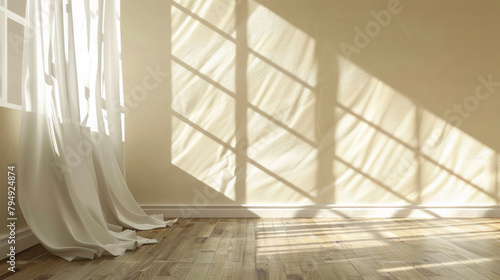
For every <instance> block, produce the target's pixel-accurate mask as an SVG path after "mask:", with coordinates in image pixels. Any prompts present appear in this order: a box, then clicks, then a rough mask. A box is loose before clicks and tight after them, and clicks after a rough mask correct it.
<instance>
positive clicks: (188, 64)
mask: <svg viewBox="0 0 500 280" xmlns="http://www.w3.org/2000/svg"><path fill="white" fill-rule="evenodd" d="M170 3H174V4H172V5H171V4H170ZM235 3H237V5H235ZM499 10H500V3H499V2H498V1H481V2H480V3H478V2H477V1H451V0H446V1H430V0H429V1H406V0H401V1H382V0H377V1H326V0H325V1H289V0H271V1H254V0H248V1H247V0H238V1H229V0H213V1H184V0H177V1H173V2H169V1H162V0H148V1H141V2H139V1H132V0H124V1H123V2H122V15H121V18H122V30H123V31H122V42H123V46H122V50H123V67H124V90H125V95H126V100H127V101H126V104H127V107H128V109H129V111H128V113H127V115H126V144H125V149H126V165H127V180H128V183H129V186H130V188H131V190H132V192H133V194H134V195H135V197H136V198H137V200H138V202H139V203H141V204H204V203H207V202H208V203H210V204H230V205H241V204H340V205H380V204H384V205H420V204H425V205H451V206H453V205H498V204H499V201H500V198H499V196H500V194H499V193H500V187H499V184H500V183H499V178H498V177H499V156H498V152H499V151H500V129H499V126H498V120H499V119H500V110H498V108H500V97H499V93H500V86H499V84H498V83H500V68H499V65H500V56H499V55H498V51H499V50H500V36H498V34H500V30H499V29H500V17H498V11H499ZM380 11H382V12H380ZM389 16H390V19H389ZM377 17H378V18H379V21H377V19H376V18H377ZM380 18H382V19H380ZM378 22H381V23H378ZM367 27H368V33H370V32H371V37H370V35H366V33H367V31H366V28H367ZM357 28H359V30H364V31H362V33H363V34H362V35H361V34H360V33H359V31H358V29H357ZM155 71H156V72H158V71H160V72H162V73H160V74H158V73H156V74H152V73H153V72H155ZM167 72H168V75H167ZM489 79H490V80H492V81H493V84H491V83H488V82H485V81H487V80H489ZM208 191H209V192H208ZM199 192H207V195H205V196H204V197H208V198H210V199H209V201H204V200H203V199H200V196H198V195H197V193H199Z"/></svg>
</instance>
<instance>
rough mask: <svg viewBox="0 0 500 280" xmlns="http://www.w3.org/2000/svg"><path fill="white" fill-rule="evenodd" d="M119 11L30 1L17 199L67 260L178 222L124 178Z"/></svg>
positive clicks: (113, 0) (102, 3)
mask: <svg viewBox="0 0 500 280" xmlns="http://www.w3.org/2000/svg"><path fill="white" fill-rule="evenodd" d="M119 16H120V1H119V0H83V1H74V2H73V1H71V0H44V1H37V0H28V3H27V11H26V21H27V23H26V29H25V42H24V60H23V118H22V124H21V135H20V139H21V140H20V155H19V164H18V165H19V166H18V167H19V203H20V206H21V210H22V212H23V214H24V216H25V218H26V221H27V223H28V225H29V227H30V229H31V230H32V231H33V233H34V234H35V235H36V236H37V237H38V239H39V240H40V242H41V243H42V245H43V246H44V247H46V248H47V249H48V250H49V251H51V252H52V253H54V254H56V255H58V256H60V257H62V258H65V259H67V260H72V259H75V258H94V257H96V256H101V255H102V254H111V255H120V254H123V253H124V252H125V251H126V250H133V249H135V248H136V247H137V246H138V245H142V244H145V243H155V242H156V240H154V239H145V238H141V237H138V236H137V235H136V234H135V232H134V231H133V230H130V229H139V230H149V229H153V228H160V227H165V226H171V225H172V224H173V223H174V222H175V220H174V221H164V219H163V217H162V216H158V215H147V214H146V213H145V212H144V211H143V210H142V209H141V208H140V207H139V205H138V204H137V202H136V201H135V199H134V198H133V196H132V194H131V193H130V191H129V189H128V187H127V184H126V182H125V177H124V167H123V166H124V165H123V154H122V144H123V136H122V135H123V127H122V123H121V121H122V119H123V113H124V111H123V105H124V104H123V96H122V86H121V62H120V21H119V20H120V18H119ZM122 227H125V228H129V229H128V230H124V231H122Z"/></svg>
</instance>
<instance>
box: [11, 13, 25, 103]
mask: <svg viewBox="0 0 500 280" xmlns="http://www.w3.org/2000/svg"><path fill="white" fill-rule="evenodd" d="M23 34H24V26H22V25H21V24H19V23H17V22H15V21H13V20H11V19H9V20H8V22H7V56H8V58H7V60H8V62H7V73H8V81H7V102H8V103H11V104H16V105H22V99H21V96H22V95H21V78H22V69H23V41H24V40H23Z"/></svg>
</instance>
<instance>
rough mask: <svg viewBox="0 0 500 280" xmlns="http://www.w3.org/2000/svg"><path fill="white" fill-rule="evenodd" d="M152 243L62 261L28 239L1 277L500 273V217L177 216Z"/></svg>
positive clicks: (152, 234) (437, 278)
mask: <svg viewBox="0 0 500 280" xmlns="http://www.w3.org/2000/svg"><path fill="white" fill-rule="evenodd" d="M138 235H140V236H143V237H146V238H156V239H157V240H158V243H157V244H150V245H146V246H141V247H139V248H138V249H137V250H135V251H127V252H126V253H125V254H123V255H121V256H118V257H111V256H103V257H101V258H97V259H94V260H75V261H72V262H67V261H65V260H63V259H61V258H59V257H56V256H54V255H52V254H50V253H48V252H47V251H46V250H45V249H44V248H43V247H42V246H40V245H37V246H34V247H32V248H30V249H28V250H26V251H24V252H21V253H19V254H18V255H17V256H16V257H17V268H18V272H16V273H15V274H13V273H10V272H8V271H7V268H8V265H7V264H6V262H4V263H2V264H0V269H3V271H0V280H2V279H36V280H46V279H49V280H58V279H71V280H73V279H74V280H78V279H81V280H118V279H121V280H137V279H153V280H172V279H200V280H202V279H210V280H215V279H231V280H233V279H238V280H246V279H249V280H254V279H286V280H300V279H304V280H306V279H323V280H326V279H349V280H356V279H369V280H373V279H377V280H379V279H382V280H388V279H429V280H442V279H457V280H464V279H474V280H497V279H500V219H497V218H495V219H492V218H480V219H410V218H391V219H336V218H314V219H305V218H304V219H255V218H252V219H234V218H231V219H228V218H220V219H204V218H189V219H180V220H179V221H178V223H177V224H175V225H174V227H172V228H164V229H155V230H151V231H140V232H138Z"/></svg>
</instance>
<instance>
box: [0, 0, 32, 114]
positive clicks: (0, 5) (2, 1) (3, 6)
mask: <svg viewBox="0 0 500 280" xmlns="http://www.w3.org/2000/svg"><path fill="white" fill-rule="evenodd" d="M8 1H9V0H0V15H2V16H3V17H2V18H1V19H0V20H2V21H3V22H2V30H0V44H2V48H1V51H0V52H1V53H0V56H1V57H2V59H1V61H2V65H1V67H2V69H1V74H2V75H1V77H0V79H2V94H1V96H0V107H7V108H11V109H16V110H22V106H21V105H17V104H12V103H9V101H8V100H9V99H8V95H9V92H7V89H8V86H7V85H8V80H9V73H8V64H9V63H8V59H9V57H8V53H7V52H8V47H9V46H8V44H9V41H8V39H9V38H8V31H7V22H8V20H9V19H11V20H13V21H15V22H17V23H19V24H21V25H22V26H26V25H25V24H26V20H25V18H23V17H22V16H20V15H18V14H16V13H14V12H13V11H10V10H8V9H7V2H8ZM10 1H25V0H10ZM23 51H24V50H23ZM10 94H12V93H10ZM14 94H19V95H21V94H22V93H21V92H18V93H14Z"/></svg>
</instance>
